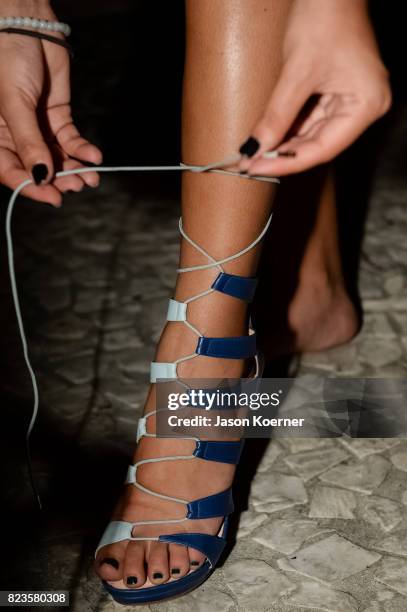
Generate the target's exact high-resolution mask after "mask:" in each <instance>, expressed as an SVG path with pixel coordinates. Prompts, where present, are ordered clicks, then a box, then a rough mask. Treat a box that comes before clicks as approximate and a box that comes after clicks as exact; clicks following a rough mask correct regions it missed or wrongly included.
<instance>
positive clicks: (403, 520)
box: [6, 115, 407, 612]
mask: <svg viewBox="0 0 407 612" xmlns="http://www.w3.org/2000/svg"><path fill="white" fill-rule="evenodd" d="M403 125H404V126H405V127H404V128H402V126H403ZM406 126H407V115H406V116H405V117H404V122H403V117H400V120H399V121H398V124H397V131H396V132H395V133H394V137H393V138H391V139H389V142H390V141H391V145H390V144H389V145H388V148H387V150H386V151H385V154H384V155H383V160H384V161H383V162H382V163H381V165H380V168H379V171H378V173H377V178H376V181H375V184H374V189H373V196H372V198H371V202H370V210H369V215H368V220H367V226H366V235H365V238H364V242H363V257H362V262H361V272H360V290H361V295H362V300H363V308H364V312H365V322H364V326H363V329H362V331H361V333H360V334H359V336H358V337H357V338H356V339H355V340H354V341H352V342H351V343H349V344H348V345H346V346H344V347H340V348H337V349H334V350H329V351H326V352H323V353H319V354H317V355H304V356H303V358H302V360H301V364H300V369H299V374H298V375H299V376H304V377H305V376H309V375H313V374H322V375H335V374H337V375H341V376H384V377H406V375H407V282H406V279H407V250H406V243H405V235H406V230H407V220H406V212H405V197H406V184H405V182H403V183H402V182H401V180H402V179H401V178H400V173H399V172H398V171H396V170H397V165H398V159H399V155H400V154H401V150H402V142H403V138H404V141H405V136H406V131H407V130H406ZM403 132H404V133H403ZM154 180H158V179H154ZM163 180H164V179H163ZM165 180H166V179H165ZM177 217H178V203H177V201H176V200H175V199H168V198H162V197H161V198H158V199H151V198H150V199H149V198H147V197H144V196H143V197H140V196H139V195H138V182H137V178H135V179H134V181H131V182H129V181H128V180H126V181H124V180H122V179H121V178H120V177H118V176H115V177H105V178H103V181H102V185H101V187H100V188H99V190H98V191H96V192H91V191H87V192H84V193H82V194H80V195H74V194H71V195H68V196H67V197H66V198H65V205H64V207H63V208H62V209H61V210H60V211H55V210H52V209H50V208H47V207H45V206H39V205H32V204H31V203H28V202H21V203H20V204H19V205H18V210H17V213H16V223H15V225H16V228H17V230H16V231H17V233H18V239H17V241H16V243H17V246H16V248H17V256H18V279H19V284H20V287H21V292H22V296H23V305H24V312H25V318H26V325H27V330H28V333H29V341H30V350H31V354H32V357H33V361H34V364H35V368H36V371H37V373H38V377H39V382H40V391H41V398H42V402H41V418H40V422H39V425H38V431H37V437H36V440H35V447H36V452H35V460H34V465H35V471H36V475H37V479H38V481H39V483H40V488H41V491H42V494H43V497H44V501H45V508H46V509H45V518H46V521H45V525H46V526H45V527H41V528H39V530H38V532H37V533H36V535H35V538H34V539H30V541H28V542H26V543H25V546H26V550H27V552H26V556H27V564H28V563H29V562H30V566H28V565H27V572H28V573H29V574H30V575H32V576H36V579H35V580H37V582H35V581H34V578H33V579H32V580H33V581H32V583H31V587H32V586H33V584H37V585H38V586H36V588H40V586H39V585H40V584H42V583H44V585H45V586H46V587H47V588H55V589H61V588H66V589H70V590H71V593H72V600H73V601H72V610H74V611H75V612H113V611H114V610H116V609H117V610H121V611H122V610H125V609H127V608H123V607H122V606H119V605H116V604H114V603H113V602H112V601H111V600H110V599H109V598H108V597H107V596H106V595H104V594H103V591H102V589H101V586H100V584H99V581H98V580H97V579H96V578H95V577H94V576H93V572H92V551H93V550H94V546H95V544H96V542H97V539H98V536H99V535H100V533H101V530H102V529H103V526H104V524H105V522H106V521H107V520H108V516H109V512H110V510H111V508H112V505H113V503H114V500H115V498H116V496H117V494H118V490H119V486H120V484H121V482H122V477H123V473H124V468H125V465H126V462H127V460H128V456H129V455H130V452H131V450H132V449H133V445H134V441H135V428H136V422H137V418H138V416H139V414H140V411H141V409H142V404H143V400H144V395H145V391H146V384H147V377H148V364H149V361H150V359H151V357H152V351H153V345H154V342H155V340H156V339H157V338H158V335H159V333H160V330H161V327H162V323H163V320H164V315H165V310H166V300H167V298H168V296H169V294H170V292H171V289H172V286H173V281H174V278H175V277H174V270H175V265H176V259H177V242H178V231H177ZM34 228H35V230H34ZM6 293H7V291H6ZM14 341H15V339H14ZM25 397H26V396H25ZM28 397H29V396H28ZM406 506H407V442H406V441H404V440H403V439H398V438H387V439H386V438H380V439H354V440H349V439H348V440H340V439H336V440H332V439H280V440H278V441H275V442H273V443H271V444H270V445H269V447H268V449H267V450H266V453H265V455H264V456H263V458H262V461H261V463H260V465H259V468H258V470H257V474H256V476H255V478H254V481H253V483H252V487H251V494H250V497H249V506H248V509H247V510H245V511H244V512H243V513H242V515H241V517H240V523H239V528H238V533H237V542H236V545H235V546H234V547H233V549H232V550H231V553H230V554H229V556H228V558H227V559H226V561H225V563H224V565H223V566H222V568H220V569H219V570H217V571H216V572H215V574H214V575H213V577H211V578H210V580H208V581H207V582H206V583H205V585H204V586H203V587H202V588H200V589H198V590H197V591H195V592H194V593H192V594H190V595H187V596H185V597H183V598H181V599H179V600H176V601H173V602H169V603H162V604H160V605H152V606H150V607H141V608H139V609H140V610H152V611H153V612H155V611H156V610H157V611H158V610H160V612H161V611H163V612H164V611H166V612H183V611H189V610H191V609H193V610H197V611H200V612H210V611H211V610H215V609H220V610H224V611H238V610H246V611H250V612H259V611H270V612H271V611H274V612H296V611H300V610H309V611H317V610H318V611H319V610H323V611H329V612H356V611H363V612H390V611H391V612H397V611H399V612H402V611H405V610H406V609H407V586H406V584H407V583H406V576H407V553H406V551H407V507H406ZM30 545H31V546H32V547H33V551H31V549H30ZM33 555H34V557H35V558H36V559H37V560H38V566H37V567H36V568H35V569H33V567H32V561H30V560H31V559H32V557H33ZM20 563H23V562H22V561H21V560H20ZM129 609H130V608H129Z"/></svg>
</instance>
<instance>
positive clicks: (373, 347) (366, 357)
mask: <svg viewBox="0 0 407 612" xmlns="http://www.w3.org/2000/svg"><path fill="white" fill-rule="evenodd" d="M401 356H402V350H401V347H400V346H399V345H398V344H397V343H396V342H389V341H388V340H387V339H386V338H376V337H375V338H369V337H366V338H363V337H362V341H361V343H360V345H359V358H360V359H361V360H362V361H364V362H365V363H367V364H369V365H370V366H372V367H373V368H376V369H377V368H381V367H383V366H385V365H387V364H389V363H392V362H397V360H398V359H400V357H401Z"/></svg>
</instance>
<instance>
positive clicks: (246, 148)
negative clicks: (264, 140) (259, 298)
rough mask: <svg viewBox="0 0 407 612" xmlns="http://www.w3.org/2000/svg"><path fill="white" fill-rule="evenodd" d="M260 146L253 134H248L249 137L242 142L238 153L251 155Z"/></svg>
mask: <svg viewBox="0 0 407 612" xmlns="http://www.w3.org/2000/svg"><path fill="white" fill-rule="evenodd" d="M259 147H260V143H259V141H258V140H257V139H256V138H253V136H249V138H248V139H247V140H246V142H244V143H243V144H242V146H241V147H240V149H239V153H241V154H242V155H246V156H247V157H253V155H254V154H255V153H256V151H258V149H259Z"/></svg>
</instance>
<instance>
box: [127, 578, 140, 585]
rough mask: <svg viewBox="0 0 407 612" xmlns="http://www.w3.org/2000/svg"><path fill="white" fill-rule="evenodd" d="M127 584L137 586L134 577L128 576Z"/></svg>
mask: <svg viewBox="0 0 407 612" xmlns="http://www.w3.org/2000/svg"><path fill="white" fill-rule="evenodd" d="M126 582H127V584H137V578H136V576H128V577H127V580H126Z"/></svg>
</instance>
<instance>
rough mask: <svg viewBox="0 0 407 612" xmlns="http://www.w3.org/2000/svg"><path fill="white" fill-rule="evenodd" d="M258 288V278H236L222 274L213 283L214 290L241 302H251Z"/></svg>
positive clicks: (232, 275) (233, 275)
mask: <svg viewBox="0 0 407 612" xmlns="http://www.w3.org/2000/svg"><path fill="white" fill-rule="evenodd" d="M256 286H257V278H254V277H250V276H236V275H235V274H227V273H226V272H221V273H220V274H219V275H218V276H217V277H216V278H215V280H214V282H213V283H212V289H215V290H216V291H220V292H221V293H226V295H231V296H232V297H235V298H238V299H239V300H245V301H246V302H251V301H252V299H253V297H254V294H255V291H256Z"/></svg>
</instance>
